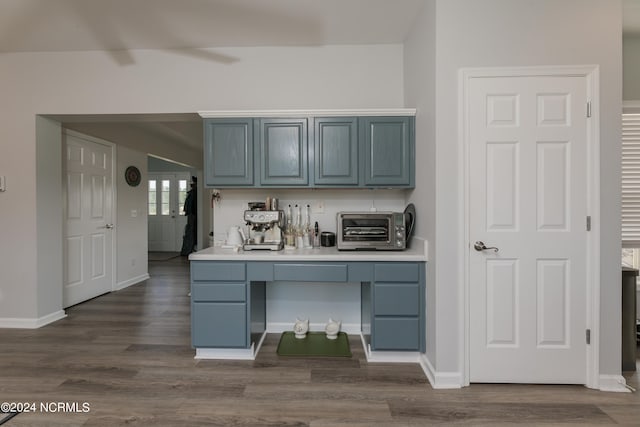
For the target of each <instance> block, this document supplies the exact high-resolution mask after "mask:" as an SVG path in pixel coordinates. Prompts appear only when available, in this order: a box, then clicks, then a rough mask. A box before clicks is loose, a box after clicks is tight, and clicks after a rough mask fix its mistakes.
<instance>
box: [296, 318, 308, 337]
mask: <svg viewBox="0 0 640 427" xmlns="http://www.w3.org/2000/svg"><path fill="white" fill-rule="evenodd" d="M308 331H309V319H307V320H300V319H298V318H297V317H296V323H295V324H294V325H293V332H294V333H295V335H296V338H298V339H299V340H301V339H303V338H305V337H306V336H307V332H308Z"/></svg>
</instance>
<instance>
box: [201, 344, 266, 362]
mask: <svg viewBox="0 0 640 427" xmlns="http://www.w3.org/2000/svg"><path fill="white" fill-rule="evenodd" d="M260 345H262V340H260ZM255 358H256V351H255V350H254V345H253V344H251V348H196V355H195V356H194V359H222V360H255Z"/></svg>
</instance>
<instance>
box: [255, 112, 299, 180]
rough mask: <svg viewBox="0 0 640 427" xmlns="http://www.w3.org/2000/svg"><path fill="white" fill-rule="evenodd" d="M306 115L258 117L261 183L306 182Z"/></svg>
mask: <svg viewBox="0 0 640 427" xmlns="http://www.w3.org/2000/svg"><path fill="white" fill-rule="evenodd" d="M307 149H308V137H307V119H261V120H260V150H259V151H260V152H259V153H258V156H259V157H258V158H259V159H260V184H261V185H266V186H270V185H274V186H303V185H308V184H309V174H308V166H307V162H308V153H307Z"/></svg>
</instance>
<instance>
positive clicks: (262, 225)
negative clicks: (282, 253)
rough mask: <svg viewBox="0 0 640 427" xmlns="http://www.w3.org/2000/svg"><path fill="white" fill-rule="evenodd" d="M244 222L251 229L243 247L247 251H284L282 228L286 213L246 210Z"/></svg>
mask: <svg viewBox="0 0 640 427" xmlns="http://www.w3.org/2000/svg"><path fill="white" fill-rule="evenodd" d="M244 220H245V221H246V223H247V226H248V227H249V236H248V238H247V240H246V241H245V243H244V245H242V249H244V250H245V251H252V250H270V251H279V250H281V249H284V241H283V240H282V226H283V224H284V212H283V211H281V210H253V209H252V210H246V211H244Z"/></svg>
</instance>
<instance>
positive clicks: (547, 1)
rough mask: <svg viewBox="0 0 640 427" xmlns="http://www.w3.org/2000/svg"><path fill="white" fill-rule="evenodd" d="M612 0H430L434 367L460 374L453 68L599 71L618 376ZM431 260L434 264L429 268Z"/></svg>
mask: <svg viewBox="0 0 640 427" xmlns="http://www.w3.org/2000/svg"><path fill="white" fill-rule="evenodd" d="M621 14H622V11H621V5H620V1H619V0H564V1H557V0H538V1H530V0H484V1H477V0H438V1H437V6H436V22H437V28H436V60H435V63H436V105H437V114H436V135H435V136H436V138H435V140H436V150H435V154H436V156H435V157H436V159H435V161H436V199H435V201H434V203H435V209H436V224H437V227H438V233H437V235H436V242H435V244H436V247H437V252H438V254H437V258H436V260H435V263H433V262H432V263H430V268H434V267H435V268H436V272H435V274H436V285H435V286H436V289H435V294H436V296H437V310H438V312H437V314H436V317H437V319H438V322H437V325H436V328H437V330H436V357H435V360H431V363H432V364H433V365H434V367H435V368H436V370H437V371H445V372H446V371H458V372H459V371H461V370H462V367H461V352H462V351H463V349H462V348H461V343H460V330H461V329H460V326H461V325H459V320H460V319H461V316H460V312H459V309H458V301H459V298H460V295H459V289H460V286H459V284H460V281H461V280H463V278H461V277H458V268H459V260H460V259H461V257H462V256H463V254H462V253H460V252H459V251H458V250H459V246H458V245H459V241H460V236H459V225H458V224H459V213H460V211H461V206H460V204H459V202H460V195H461V194H460V179H461V177H462V176H463V174H462V171H461V170H460V169H459V156H460V153H459V151H458V148H459V147H458V137H459V136H458V132H457V129H458V128H457V126H458V122H457V120H458V103H457V100H458V71H459V70H460V68H463V67H500V66H527V65H531V66H534V65H535V66H539V65H562V64H571V65H576V64H580V65H584V64H596V65H598V66H599V67H600V101H601V104H600V143H601V153H600V157H601V163H600V164H601V195H600V197H601V206H602V209H601V212H600V215H601V247H600V250H601V265H600V268H601V273H600V284H601V289H602V292H601V325H600V328H601V329H600V340H601V347H600V348H601V351H600V372H601V373H602V374H619V373H620V280H621V278H620V274H621V273H620V208H619V206H620V203H619V201H620V188H619V180H620V112H621V93H622V57H621V54H622V52H621V51H622V46H621V35H622V28H621V20H622V15H621ZM434 264H435V265H434Z"/></svg>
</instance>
